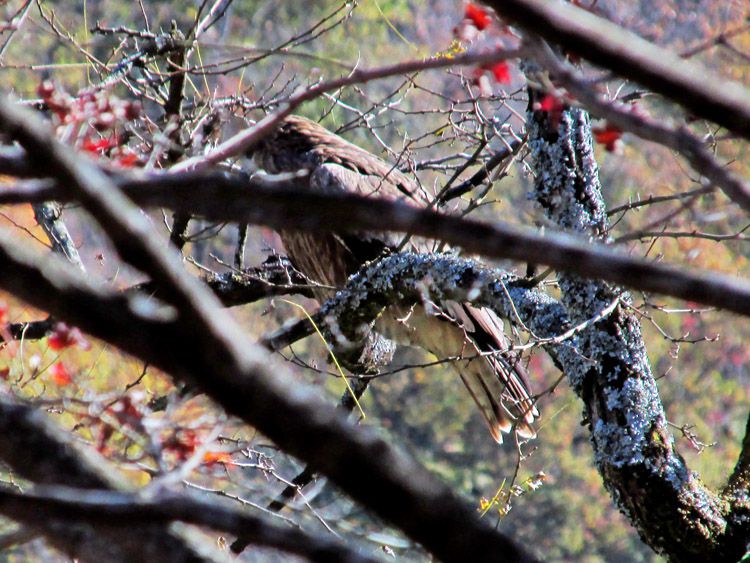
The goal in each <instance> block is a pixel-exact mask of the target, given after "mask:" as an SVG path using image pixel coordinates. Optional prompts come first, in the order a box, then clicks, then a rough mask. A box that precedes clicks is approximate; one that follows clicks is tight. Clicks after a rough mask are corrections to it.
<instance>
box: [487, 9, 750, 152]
mask: <svg viewBox="0 0 750 563" xmlns="http://www.w3.org/2000/svg"><path fill="white" fill-rule="evenodd" d="M484 3H485V4H487V5H488V6H492V7H493V8H494V9H495V11H497V13H498V14H500V15H501V16H503V17H505V18H507V19H508V20H510V21H511V22H512V23H514V24H517V25H519V26H520V27H522V28H524V29H525V30H526V31H528V32H529V33H532V34H534V35H537V36H539V37H542V38H544V39H546V40H547V41H550V42H551V43H555V44H558V45H561V46H562V47H563V48H564V49H566V50H570V51H572V52H573V53H576V54H577V55H580V56H581V57H583V58H585V59H587V60H589V61H591V62H593V63H596V64H598V65H600V66H602V67H604V68H608V69H610V70H613V71H614V72H616V73H618V74H620V75H622V76H624V77H626V78H630V79H632V80H634V81H636V82H639V83H640V84H643V85H644V86H646V87H648V88H650V89H651V90H653V91H654V92H658V93H659V94H661V95H663V96H664V97H666V98H668V99H670V100H673V101H675V102H677V103H678V104H680V105H682V106H683V107H685V108H686V109H687V110H689V111H690V113H692V114H693V115H696V116H698V117H703V118H705V119H708V120H711V121H714V122H716V123H718V124H719V125H721V126H723V127H725V128H726V129H728V130H729V131H732V132H734V133H737V134H738V135H740V136H742V137H744V138H746V139H750V92H748V90H747V89H746V88H744V87H743V86H741V85H740V84H738V83H737V82H732V81H730V80H727V79H725V78H722V77H719V76H713V75H712V74H711V73H710V71H709V70H707V69H706V68H705V67H703V66H701V65H698V64H696V63H692V62H689V61H686V60H684V59H683V58H681V57H679V56H678V55H676V54H674V53H672V52H670V51H667V50H665V49H662V48H661V47H657V46H656V45H654V44H653V43H650V42H649V41H646V40H645V39H642V38H640V37H638V36H637V35H636V34H634V33H632V32H630V31H627V30H625V29H623V28H622V27H620V26H619V25H616V24H613V23H612V22H610V21H607V20H606V19H604V18H601V17H598V16H595V15H594V14H592V13H591V12H589V11H587V10H584V9H582V8H578V7H575V6H573V5H571V4H566V3H557V2H555V3H552V2H548V1H547V0H485V2H484Z"/></svg>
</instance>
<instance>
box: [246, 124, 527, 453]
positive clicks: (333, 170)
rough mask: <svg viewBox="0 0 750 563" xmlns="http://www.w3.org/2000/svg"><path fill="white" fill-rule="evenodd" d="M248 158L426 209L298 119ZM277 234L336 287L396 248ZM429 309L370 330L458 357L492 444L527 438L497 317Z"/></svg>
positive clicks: (389, 318) (353, 237)
mask: <svg viewBox="0 0 750 563" xmlns="http://www.w3.org/2000/svg"><path fill="white" fill-rule="evenodd" d="M254 158H255V161H256V163H257V164H258V166H259V167H261V168H263V169H264V170H265V171H266V172H269V173H272V174H277V173H282V172H298V171H300V170H307V171H308V174H309V176H308V178H309V186H310V189H313V190H318V191H320V192H328V193H332V192H333V193H335V192H349V193H355V194H360V195H363V196H366V197H379V198H383V199H388V200H392V201H394V200H398V201H401V202H404V203H407V204H409V205H414V206H418V207H425V206H426V205H427V204H428V201H427V198H426V196H423V195H421V192H420V191H419V190H418V187H417V185H416V183H415V182H414V181H412V180H411V179H410V178H409V177H407V176H406V175H404V174H403V173H401V172H400V171H399V170H398V169H396V168H395V167H394V166H393V165H391V164H388V163H387V162H385V161H384V160H382V159H380V158H378V157H377V156H375V155H374V154H372V153H370V152H367V151H366V150H364V149H361V148H360V147H358V146H356V145H353V144H352V143H349V142H348V141H346V140H344V139H343V138H341V137H339V136H338V135H336V134H335V133H332V132H331V131H328V130H327V129H325V128H324V127H322V126H321V125H319V124H317V123H316V122H314V121H311V120H309V119H307V118H305V117H301V116H297V115H292V116H289V117H287V118H286V119H285V120H284V121H283V122H282V123H281V125H280V126H279V127H278V128H277V130H276V131H275V132H274V133H272V134H271V135H269V136H268V137H267V138H266V139H264V140H263V141H262V142H261V143H260V144H259V145H258V146H257V147H256V148H255V150H254ZM280 235H281V240H282V242H283V244H284V246H285V247H286V250H287V253H288V255H289V258H290V259H291V261H292V263H293V264H294V266H295V267H296V268H298V269H299V270H300V271H301V272H302V273H304V274H305V275H306V276H308V277H309V278H310V279H311V280H313V281H315V282H318V283H320V284H322V285H324V286H329V287H330V286H333V287H336V288H340V287H343V286H344V285H345V283H346V280H347V279H348V277H349V276H350V275H352V274H353V273H355V272H356V271H357V270H358V269H359V268H360V266H362V265H363V264H364V263H365V262H367V261H370V260H373V259H376V258H378V257H379V256H382V255H383V253H385V252H388V251H390V250H393V249H395V248H396V246H397V244H398V242H399V239H398V238H396V237H395V236H394V235H389V234H388V233H379V232H359V233H352V232H347V233H336V232H330V233H323V234H321V233H306V232H301V231H282V232H281V233H280ZM413 244H415V245H416V246H417V247H416V248H415V250H417V251H422V252H429V249H428V248H427V247H426V245H425V244H424V243H418V242H417V243H413ZM332 295H333V293H332V291H331V290H325V289H322V288H321V289H318V290H316V297H317V299H318V301H319V302H321V303H322V302H323V301H324V300H325V299H326V298H328V297H331V296H332ZM436 305H437V307H438V313H437V314H435V311H434V310H433V311H430V312H428V311H427V310H425V308H423V307H419V306H415V307H414V308H413V309H411V310H409V311H404V310H398V308H397V307H392V308H391V309H394V310H388V311H386V312H384V314H383V315H381V317H380V318H379V319H378V321H377V323H376V325H375V329H376V330H377V331H378V332H379V333H381V334H383V335H384V336H386V337H387V338H390V339H392V340H395V341H396V342H397V343H401V344H408V345H413V346H418V347H421V348H423V349H426V350H427V351H429V352H430V353H432V354H434V355H435V356H437V357H438V358H444V357H458V358H461V359H460V360H459V361H456V362H452V363H451V365H452V366H453V367H454V369H455V370H456V371H458V373H459V375H460V377H461V379H462V380H463V382H464V384H465V385H466V388H467V389H468V391H469V393H470V394H471V397H472V398H473V399H474V401H475V402H476V404H477V406H478V407H479V410H480V411H481V413H482V416H483V417H484V419H485V421H486V422H487V425H488V427H489V429H490V433H491V434H492V437H493V438H494V439H495V441H497V442H498V443H502V441H503V438H502V434H503V433H508V432H511V431H513V430H514V429H515V431H516V432H517V433H518V435H519V436H521V437H523V438H532V437H534V436H535V432H534V429H533V427H532V423H533V422H534V419H535V417H537V416H539V413H538V411H537V409H536V407H535V406H534V400H533V398H532V396H531V394H530V392H529V385H528V383H527V376H526V373H525V370H524V368H523V366H521V365H520V363H519V362H518V361H517V360H515V359H513V358H510V357H509V356H508V355H506V354H504V353H503V352H505V351H506V350H507V349H508V345H509V341H508V338H507V337H506V336H505V333H504V331H503V322H502V320H501V319H500V318H499V317H498V316H497V315H496V314H495V313H494V312H493V311H492V310H490V309H488V308H486V307H476V306H474V305H472V304H470V303H458V302H455V301H447V302H444V303H437V304H436Z"/></svg>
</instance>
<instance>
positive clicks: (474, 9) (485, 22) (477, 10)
mask: <svg viewBox="0 0 750 563" xmlns="http://www.w3.org/2000/svg"><path fill="white" fill-rule="evenodd" d="M464 17H465V18H466V19H467V20H469V21H471V23H473V24H474V27H476V28H477V29H478V30H479V31H482V30H483V29H486V28H487V27H489V25H490V24H491V23H492V18H491V17H490V15H489V14H488V13H487V10H485V9H484V8H482V7H481V6H479V5H477V4H474V3H473V2H469V3H468V4H466V11H465V12H464Z"/></svg>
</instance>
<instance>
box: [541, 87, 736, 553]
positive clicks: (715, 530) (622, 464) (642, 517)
mask: <svg viewBox="0 0 750 563" xmlns="http://www.w3.org/2000/svg"><path fill="white" fill-rule="evenodd" d="M531 95H532V100H531V103H532V104H533V101H534V96H535V95H536V92H533V91H532V93H531ZM532 107H533V105H532ZM528 122H529V148H530V150H531V153H532V158H533V159H534V169H535V170H536V173H537V176H536V180H535V184H534V192H533V195H534V197H535V198H536V200H537V201H538V202H539V204H540V205H541V207H542V208H543V209H544V211H545V213H546V215H547V217H549V218H550V219H551V220H552V221H554V222H555V223H556V224H557V225H560V227H562V228H564V229H566V230H569V231H572V232H575V233H578V234H583V235H586V236H589V237H591V238H593V239H603V238H604V237H605V236H606V233H607V227H608V225H607V218H606V209H605V206H604V201H603V199H602V195H601V186H600V184H599V175H598V168H597V164H596V161H595V159H594V152H593V146H592V138H591V131H590V124H589V118H588V114H587V113H586V112H584V111H583V110H580V109H568V110H566V111H564V112H562V115H561V117H560V119H559V123H558V122H557V120H554V121H553V120H551V119H550V117H549V115H547V114H546V113H545V112H540V111H538V112H530V114H529V120H528ZM558 279H559V284H560V289H561V292H562V298H561V302H562V304H563V305H564V306H565V309H566V310H567V313H568V315H569V318H570V320H571V322H573V323H578V322H581V321H584V320H585V319H588V318H590V317H591V316H592V315H593V314H595V313H596V311H599V310H601V309H602V308H603V307H605V306H607V305H608V304H610V303H612V301H613V299H620V300H621V302H622V303H623V305H620V306H618V307H617V308H616V309H615V311H614V312H613V313H612V314H611V315H609V316H607V317H606V318H603V319H602V320H601V321H599V322H597V323H594V324H593V325H591V326H589V327H588V328H586V329H585V330H583V331H582V332H581V333H580V334H579V335H578V338H577V344H576V345H577V348H578V351H579V353H580V354H581V356H583V357H585V358H587V359H588V360H589V361H588V362H587V365H581V366H579V369H573V370H568V369H566V375H567V377H568V379H569V381H570V383H571V385H572V387H573V389H574V391H575V392H576V393H577V394H578V396H579V397H580V398H581V400H582V401H583V403H584V420H585V422H586V423H587V425H588V426H589V429H590V431H591V442H592V445H593V448H594V455H595V461H596V464H597V467H598V469H599V471H600V473H601V474H602V477H603V479H604V484H605V486H606V488H607V489H608V490H609V491H610V494H611V495H612V498H613V499H614V501H615V503H616V504H617V506H618V507H619V508H620V510H622V511H623V512H624V513H625V514H626V515H627V516H628V518H629V519H630V521H631V522H632V523H633V525H634V526H635V527H636V529H637V530H638V532H639V534H640V535H641V537H642V538H643V540H644V541H645V542H646V543H647V544H648V545H650V546H651V547H652V548H653V549H655V550H656V551H657V552H659V553H663V554H664V555H665V556H666V557H667V558H668V559H670V560H674V561H687V560H690V561H693V560H706V561H708V560H711V561H719V560H721V561H736V560H737V559H738V558H739V557H741V555H742V554H743V553H744V551H745V545H746V543H747V540H748V537H749V536H748V529H747V527H746V526H741V525H737V524H738V523H739V521H738V520H735V521H734V522H730V521H729V520H728V517H729V516H730V514H728V511H727V508H728V507H727V504H726V503H725V502H724V501H723V500H722V499H721V498H720V497H719V496H718V495H716V494H714V493H713V492H712V491H710V490H708V489H707V488H706V487H704V486H703V484H702V483H701V482H700V481H699V480H698V478H697V476H696V475H695V474H693V473H692V472H691V471H690V469H689V468H688V467H687V466H686V465H685V462H684V460H683V459H682V457H681V456H680V455H679V453H678V452H677V451H676V449H675V445H674V441H673V438H672V435H671V434H670V432H669V430H668V428H667V423H666V417H665V414H664V410H663V407H662V404H661V400H660V398H659V393H658V390H657V388H656V382H655V380H654V378H653V376H652V374H651V369H650V365H649V361H648V357H647V354H646V349H645V346H644V343H643V339H642V337H641V329H640V324H639V322H638V320H637V318H636V317H635V315H633V314H632V313H631V312H630V311H629V310H628V308H627V303H628V302H629V301H630V297H629V295H628V294H627V293H626V292H624V291H623V290H622V289H620V288H619V287H617V286H614V285H612V284H609V283H607V282H604V281H600V280H593V279H584V278H581V277H578V276H576V275H573V274H570V273H566V272H561V273H560V275H559V278H558Z"/></svg>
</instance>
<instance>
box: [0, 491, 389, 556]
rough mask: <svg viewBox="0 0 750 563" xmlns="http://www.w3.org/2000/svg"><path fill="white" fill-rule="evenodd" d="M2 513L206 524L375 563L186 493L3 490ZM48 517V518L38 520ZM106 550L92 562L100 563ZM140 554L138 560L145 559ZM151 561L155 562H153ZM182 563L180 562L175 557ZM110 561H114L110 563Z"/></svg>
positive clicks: (105, 524)
mask: <svg viewBox="0 0 750 563" xmlns="http://www.w3.org/2000/svg"><path fill="white" fill-rule="evenodd" d="M0 512H2V513H3V514H5V515H6V516H9V517H11V518H13V519H14V520H17V521H20V522H24V523H27V524H28V525H29V526H31V527H35V526H39V525H41V526H42V531H45V530H44V523H45V522H48V521H50V520H54V521H58V522H69V523H71V525H72V524H73V523H79V522H86V523H88V524H89V525H91V526H93V527H94V528H97V529H104V530H106V529H112V530H115V531H118V530H128V529H134V528H135V529H138V528H141V529H142V528H143V527H144V526H152V527H154V526H166V525H168V524H169V523H170V522H171V521H172V520H179V521H182V522H186V523H188V524H197V525H200V526H206V527H209V528H212V529H214V530H220V531H224V532H228V533H231V534H240V533H242V534H245V537H247V538H248V540H250V541H251V542H252V543H254V544H256V545H262V546H265V547H272V548H276V549H279V550H281V551H284V552H287V553H293V554H295V555H299V556H302V557H305V558H306V559H308V560H310V561H317V562H319V563H328V562H331V563H335V562H339V563H368V562H369V563H372V562H374V561H377V560H376V559H373V558H371V557H368V556H366V555H362V554H358V553H356V552H354V551H352V550H351V549H349V548H347V547H345V546H343V545H341V544H338V543H335V542H333V541H330V540H327V539H324V538H318V537H315V536H312V535H309V534H307V533H305V532H303V531H301V530H299V529H296V528H288V527H283V528H282V527H281V526H278V525H273V524H270V523H267V522H264V521H263V520H261V519H259V518H257V517H254V516H251V515H249V514H246V513H244V512H238V511H236V510H232V509H229V508H225V507H223V506H220V505H218V504H209V503H207V502H204V501H200V500H198V499H195V498H190V497H188V496H185V495H175V494H159V495H157V496H156V497H154V498H149V499H146V498H142V497H139V496H137V495H134V494H130V493H120V492H114V491H108V490H86V489H73V488H70V487H67V486H54V487H49V486H47V487H35V488H34V489H32V490H31V491H29V492H25V493H18V492H14V491H11V490H0ZM40 514H44V516H45V517H44V518H39V515H40ZM104 557H106V551H104V550H103V551H102V552H100V553H99V554H98V557H96V558H95V559H94V560H98V561H102V560H103V558H104ZM146 557H147V554H146V553H143V552H141V553H140V554H139V555H138V556H136V557H135V559H133V560H134V561H136V560H137V561H143V560H146V559H145V558H146ZM149 560H153V559H149ZM171 560H172V561H178V560H179V558H173V559H171ZM107 561H110V559H107Z"/></svg>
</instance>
